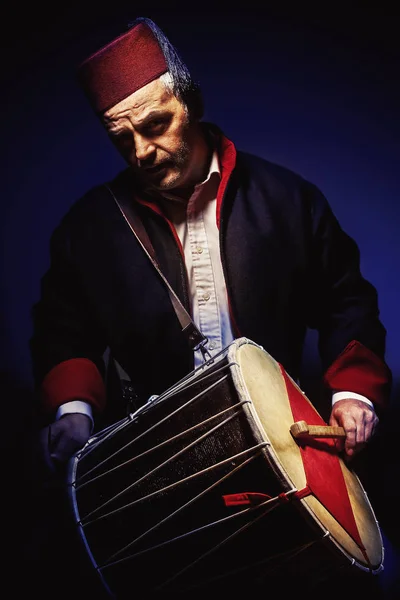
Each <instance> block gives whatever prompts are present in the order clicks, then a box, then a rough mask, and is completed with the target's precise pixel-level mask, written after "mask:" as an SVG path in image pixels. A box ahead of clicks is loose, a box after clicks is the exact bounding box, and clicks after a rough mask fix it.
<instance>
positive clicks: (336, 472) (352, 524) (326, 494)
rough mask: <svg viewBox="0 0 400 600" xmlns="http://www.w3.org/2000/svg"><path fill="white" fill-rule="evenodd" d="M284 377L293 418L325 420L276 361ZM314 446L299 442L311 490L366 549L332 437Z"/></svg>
mask: <svg viewBox="0 0 400 600" xmlns="http://www.w3.org/2000/svg"><path fill="white" fill-rule="evenodd" d="M279 366H280V369H281V373H282V376H283V378H284V380H285V384H286V390H287V393H288V397H289V403H290V408H291V410H292V414H293V419H294V422H297V421H306V423H307V424H308V425H323V426H325V425H326V423H325V421H324V420H323V419H322V417H321V415H320V414H319V413H318V412H317V411H316V410H315V408H314V407H313V406H312V404H310V402H309V401H308V399H307V398H306V396H305V395H304V394H303V393H302V392H301V391H300V390H299V389H298V387H297V386H296V385H295V384H294V383H293V381H292V379H291V378H290V377H289V375H288V374H287V373H286V371H285V369H284V368H283V367H282V365H279ZM314 439H315V441H317V442H318V447H317V444H316V445H315V446H312V445H310V444H306V443H304V444H302V443H300V444H299V447H300V452H301V457H302V460H303V465H304V470H305V474H306V479H307V485H308V487H309V488H310V490H311V493H312V494H313V495H314V496H315V497H316V498H317V499H318V500H319V502H321V504H322V505H323V506H324V507H325V508H326V510H328V511H329V512H330V513H331V515H333V517H334V518H335V519H336V520H337V521H338V523H339V524H340V525H341V526H342V527H343V529H344V530H345V531H346V532H347V533H348V534H349V535H350V536H351V537H352V538H353V540H354V541H355V542H356V544H357V545H358V546H359V547H360V548H362V549H363V550H365V548H364V545H363V543H362V541H361V537H360V533H359V531H358V528H357V523H356V521H355V517H354V513H353V509H352V506H351V503H350V498H349V494H348V490H347V486H346V482H345V480H344V476H343V472H342V468H341V466H340V462H339V456H338V454H337V451H336V449H335V442H334V440H333V439H332V438H314Z"/></svg>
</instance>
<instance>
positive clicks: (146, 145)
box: [134, 134, 156, 164]
mask: <svg viewBox="0 0 400 600" xmlns="http://www.w3.org/2000/svg"><path fill="white" fill-rule="evenodd" d="M134 141H135V154H136V159H137V161H138V163H139V164H140V163H141V162H145V161H146V160H147V159H149V158H150V157H151V155H152V154H154V152H155V150H156V148H155V145H154V144H153V143H152V142H151V141H150V140H148V139H146V138H145V137H143V136H141V135H138V134H136V135H135V140H134Z"/></svg>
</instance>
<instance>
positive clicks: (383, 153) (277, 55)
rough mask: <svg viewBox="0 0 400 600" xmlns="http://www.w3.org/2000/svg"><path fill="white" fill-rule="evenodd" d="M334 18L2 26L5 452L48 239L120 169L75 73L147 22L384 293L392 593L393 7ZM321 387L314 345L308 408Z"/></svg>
mask: <svg viewBox="0 0 400 600" xmlns="http://www.w3.org/2000/svg"><path fill="white" fill-rule="evenodd" d="M323 10H324V12H321V13H320V14H318V13H316V12H315V11H314V10H313V9H311V8H310V9H307V8H306V7H305V6H304V4H302V6H301V8H299V7H298V8H296V5H295V6H288V5H286V6H285V5H284V4H283V5H282V4H281V5H280V9H278V8H277V7H274V6H273V5H271V7H269V5H268V3H264V8H263V9H262V10H261V9H260V8H259V7H257V6H255V7H252V6H251V3H247V2H246V3H245V4H244V5H243V6H242V7H237V8H232V7H229V8H228V7H226V8H220V9H219V8H218V3H214V5H213V6H211V7H210V6H207V5H206V4H203V5H202V7H201V8H200V7H197V8H194V7H188V6H187V4H186V5H185V6H184V7H183V8H182V7H180V6H179V5H178V4H177V3H170V5H169V8H168V7H164V8H159V7H158V6H156V5H155V4H154V3H153V4H151V3H146V4H137V3H136V4H135V3H134V2H133V3H129V4H128V3H125V2H114V3H113V4H112V6H111V7H106V8H104V9H101V8H100V7H95V6H94V5H93V6H91V5H90V3H86V4H85V5H82V6H80V7H79V6H77V7H74V6H72V5H71V4H69V5H68V7H66V6H64V7H60V6H57V7H54V8H53V9H52V8H51V7H49V8H46V9H45V8H41V7H40V5H39V6H36V7H35V8H31V9H30V10H29V12H28V13H27V12H26V11H25V12H24V13H22V14H18V13H17V11H15V12H12V14H10V15H9V17H8V18H6V19H5V20H4V21H3V26H4V36H5V38H4V39H5V42H4V44H3V61H4V71H3V79H2V83H3V91H2V94H1V98H2V129H1V131H2V133H1V141H2V155H1V164H2V171H3V173H2V183H3V185H2V219H1V239H2V263H1V279H0V285H1V347H0V353H1V366H0V368H1V385H2V388H1V391H2V394H3V396H4V397H3V399H2V403H3V410H4V411H5V413H3V416H5V422H7V423H10V424H12V426H11V427H5V431H4V436H3V441H4V443H5V447H7V449H8V451H10V448H11V449H15V448H14V446H17V449H19V448H20V447H21V446H20V441H19V442H18V441H17V440H18V439H19V440H20V439H21V438H20V436H21V434H23V433H24V431H25V430H26V429H29V423H30V421H29V418H30V416H29V415H30V401H31V392H32V380H31V372H30V361H29V351H28V339H29V336H30V332H31V321H30V309H31V306H32V304H33V302H35V301H36V300H37V298H38V294H39V285H40V277H41V276H42V274H43V273H44V271H45V269H46V268H47V266H48V242H49V236H50V234H51V232H52V230H53V228H54V227H55V225H56V224H57V223H58V221H59V219H60V218H61V216H62V215H63V214H64V212H65V211H66V210H67V209H68V208H69V206H70V205H71V204H72V202H74V201H75V200H76V199H77V198H78V197H79V196H80V195H81V194H82V193H83V192H85V191H86V190H87V189H88V188H89V187H91V186H92V185H94V184H96V183H98V182H99V181H102V180H103V179H106V178H109V177H112V176H113V175H114V174H115V173H116V172H117V170H119V169H120V168H121V167H122V166H124V164H123V163H122V159H121V158H120V157H119V156H118V155H117V154H116V152H115V150H114V149H113V147H112V146H111V145H110V143H109V141H108V140H107V138H106V135H105V133H104V132H103V130H102V129H101V127H100V125H99V123H98V122H97V120H96V118H95V117H94V115H93V114H92V112H91V110H90V108H89V106H88V105H87V103H86V100H85V99H84V98H83V96H82V93H81V91H80V90H79V89H78V87H77V85H76V83H75V81H74V67H75V64H76V63H77V62H78V61H79V60H80V59H81V58H83V56H85V54H86V53H87V52H90V51H92V50H94V49H95V48H96V47H97V45H98V44H99V43H102V42H103V41H106V40H107V39H108V37H109V35H110V34H113V33H114V32H115V33H117V32H119V31H120V30H121V29H124V28H125V25H126V24H127V22H128V21H129V20H130V19H131V18H134V17H135V16H148V17H150V18H153V19H154V20H155V21H156V22H157V23H158V24H159V25H160V26H161V27H162V28H163V29H164V31H165V32H166V33H167V35H169V36H170V38H171V40H172V41H173V42H174V43H175V45H176V46H177V48H178V50H179V51H180V52H181V54H182V56H183V57H184V59H185V61H186V63H187V64H188V66H189V67H190V69H191V71H192V73H193V75H194V77H195V78H196V79H197V80H198V81H199V82H200V84H201V86H202V89H203V93H204V97H205V105H206V113H205V118H206V119H207V120H210V121H214V122H216V123H218V124H219V125H220V126H221V127H222V129H223V130H224V131H225V133H226V135H227V136H228V137H231V139H233V140H234V141H235V143H236V146H237V147H239V148H242V149H245V150H248V151H251V152H254V153H257V154H260V155H261V156H263V157H265V158H267V159H269V160H271V161H274V162H277V163H280V164H282V165H284V166H287V167H289V168H291V169H293V170H295V171H297V172H298V173H300V174H301V175H303V176H304V177H306V178H307V179H309V180H311V181H313V182H314V183H316V184H317V185H318V186H319V187H320V189H321V190H322V191H323V192H324V194H325V195H326V197H327V198H328V200H329V201H330V203H331V205H332V207H333V209H334V212H335V213H336V215H337V217H338V218H339V220H340V221H341V223H342V225H343V227H344V229H346V230H347V232H348V233H349V234H350V235H352V236H353V237H354V238H355V239H356V241H357V242H358V244H359V247H360V250H361V257H362V260H361V266H362V271H363V273H364V275H365V276H366V277H367V278H368V279H370V280H371V281H372V282H373V283H374V284H375V286H376V287H377V289H378V292H379V298H380V309H381V317H382V321H383V323H384V325H385V326H386V328H387V331H388V335H387V362H388V364H389V366H390V367H391V369H392V371H393V375H394V387H393V394H392V400H391V409H390V410H391V415H392V416H391V417H390V419H389V420H388V423H387V424H386V425H385V427H384V429H383V433H382V436H383V438H382V439H383V441H382V442H379V444H377V451H378V453H377V455H376V457H375V458H374V460H373V461H372V466H371V469H373V470H374V472H375V471H376V470H379V471H381V473H382V474H383V477H378V482H379V483H378V485H377V486H375V487H374V488H373V489H371V494H373V495H374V501H375V495H376V502H377V510H378V517H379V519H380V520H382V522H383V524H384V527H385V535H387V539H386V538H385V543H386V545H387V548H388V556H387V568H386V570H385V572H386V573H385V582H386V583H385V585H387V586H390V585H392V584H391V581H392V579H393V577H394V572H395V570H396V569H395V566H394V564H395V563H394V562H393V561H395V560H397V558H396V548H397V545H398V543H399V534H398V527H399V525H398V517H397V512H398V508H397V500H398V499H400V494H399V491H398V483H397V480H398V474H399V468H398V452H397V439H398V435H397V428H396V426H397V419H398V415H399V412H400V411H399V409H398V408H397V404H398V403H399V402H400V391H399V380H400V351H399V343H398V340H399V339H400V319H399V317H398V310H399V304H400V282H399V280H400V273H399V271H398V264H399V259H400V233H399V226H400V204H399V191H400V186H399V183H400V174H399V170H400V161H399V158H400V119H399V105H400V86H399V66H400V45H399V40H398V34H397V24H398V23H397V20H396V17H393V16H389V15H390V14H391V13H390V12H389V13H387V11H386V9H385V6H384V5H380V9H379V11H378V12H377V10H376V9H375V11H374V12H373V11H370V12H368V10H367V9H365V7H360V8H357V6H354V3H353V8H351V9H349V7H344V8H343V9H341V8H340V5H338V4H336V3H335V4H334V5H332V8H331V9H330V8H329V3H328V4H324V8H323ZM4 184H5V185H4ZM318 374H319V372H318V358H317V356H316V352H315V339H314V336H313V334H312V333H311V334H310V336H309V339H308V340H307V352H306V357H305V376H306V385H309V389H310V393H312V390H313V380H314V378H317V377H318ZM307 382H308V383H307ZM15 423H17V426H16V429H17V433H18V435H17V436H16V433H15V426H14V424H15ZM21 454H22V453H21ZM21 460H23V458H22V459H21ZM21 467H22V469H23V467H24V465H23V464H22V465H21ZM368 481H369V479H368V476H367V479H366V485H367V482H368ZM392 546H393V548H392ZM392 564H393V566H392Z"/></svg>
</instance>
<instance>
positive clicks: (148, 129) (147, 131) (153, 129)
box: [142, 118, 169, 136]
mask: <svg viewBox="0 0 400 600" xmlns="http://www.w3.org/2000/svg"><path fill="white" fill-rule="evenodd" d="M168 123H169V119H166V118H158V119H152V120H151V121H149V122H148V123H146V125H145V126H144V128H143V130H142V133H143V134H144V135H148V136H157V135H161V134H162V133H164V131H165V130H166V129H167V126H168Z"/></svg>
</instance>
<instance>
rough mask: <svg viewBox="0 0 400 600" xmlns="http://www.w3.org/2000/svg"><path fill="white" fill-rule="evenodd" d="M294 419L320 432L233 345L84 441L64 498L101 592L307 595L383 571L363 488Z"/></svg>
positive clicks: (292, 398) (297, 402) (267, 363)
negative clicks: (349, 574) (274, 586)
mask: <svg viewBox="0 0 400 600" xmlns="http://www.w3.org/2000/svg"><path fill="white" fill-rule="evenodd" d="M302 419H303V420H305V421H307V423H308V424H310V425H321V424H322V425H323V424H324V421H323V420H322V418H321V416H320V414H319V413H318V412H317V411H316V409H315V408H314V407H313V405H312V403H311V402H310V400H309V399H308V398H307V397H306V395H305V394H304V393H303V392H302V391H301V390H300V388H299V387H298V386H297V384H296V383H295V382H294V381H293V380H292V379H291V378H290V377H289V375H288V374H287V373H286V371H285V370H284V369H283V368H282V366H281V365H280V364H279V363H278V362H277V361H275V360H274V358H273V357H272V356H271V355H270V354H268V353H267V352H266V351H265V350H264V349H263V348H262V347H261V346H259V345H257V344H256V343H254V342H252V341H251V340H249V339H247V338H239V339H237V340H235V341H234V342H233V343H232V344H231V345H229V346H228V347H227V348H226V349H225V350H224V351H223V352H222V353H221V354H220V355H219V356H217V357H215V358H213V360H211V361H209V362H208V363H206V364H204V365H203V366H202V367H200V368H199V369H197V370H196V371H193V372H192V373H190V374H189V375H188V376H187V377H186V378H184V379H183V380H181V381H180V382H178V383H177V384H176V385H174V386H173V387H172V388H170V389H169V390H167V391H165V392H164V393H163V394H161V395H160V396H157V397H153V398H152V399H150V401H149V402H148V403H147V404H146V405H145V406H144V407H142V408H141V409H139V410H138V411H136V412H135V413H133V414H131V415H129V417H127V418H126V419H124V420H122V421H120V422H118V423H116V424H115V425H113V426H112V427H109V428H108V429H105V430H103V431H101V432H100V433H99V434H96V435H94V436H93V437H92V438H91V439H90V440H89V442H88V444H87V445H86V446H85V447H84V448H83V449H82V451H81V452H79V453H78V454H77V455H76V456H75V457H74V458H73V459H72V460H71V462H70V465H69V474H68V496H69V501H70V506H71V508H72V512H73V519H74V524H75V526H76V529H77V532H78V537H79V539H80V542H82V548H83V551H84V552H85V554H86V555H87V557H88V558H89V559H90V565H91V566H92V567H93V569H94V570H95V571H96V572H97V573H98V576H99V578H100V581H101V583H102V585H103V588H104V590H105V591H106V592H107V594H108V595H109V596H110V597H111V598H118V599H125V598H130V597H136V595H137V594H139V593H140V592H142V593H147V594H150V593H151V594H153V596H155V597H156V596H157V594H159V595H160V597H161V595H164V594H165V593H166V592H169V593H174V594H180V593H182V594H185V593H190V594H193V593H194V592H195V591H198V592H199V593H206V592H207V591H209V590H213V591H215V590H217V589H221V590H223V589H224V582H228V581H229V585H230V586H232V585H233V586H234V589H237V590H241V589H243V590H245V589H246V582H248V581H252V582H259V583H260V584H261V585H262V584H263V582H264V581H265V582H268V585H270V583H269V582H271V581H272V580H273V579H274V578H278V580H279V581H281V582H282V578H283V581H288V580H289V579H290V580H291V581H293V582H296V585H301V586H302V588H303V589H305V588H304V586H307V587H306V589H307V590H308V591H310V590H312V589H313V586H316V585H318V583H319V582H324V581H326V580H327V579H328V578H330V577H331V576H332V574H334V573H336V572H338V571H341V572H342V571H343V570H344V571H346V570H349V571H357V574H358V573H360V574H361V577H364V573H367V574H368V575H370V574H377V573H379V572H380V571H381V569H382V568H383V555H384V552H383V546H382V537H381V531H380V528H379V525H378V523H377V520H376V517H375V514H374V512H373V509H372V507H371V504H370V502H369V500H368V497H367V495H366V493H365V490H364V489H363V487H362V485H361V483H360V480H359V479H358V477H357V475H356V474H355V473H354V472H353V471H352V470H351V469H350V468H349V467H348V466H346V464H345V463H344V461H343V460H342V458H341V457H340V456H339V455H338V453H337V452H336V451H335V446H334V442H333V440H332V439H315V440H313V441H312V442H311V443H307V444H304V441H302V442H299V441H298V440H297V439H295V438H294V437H293V435H292V433H291V431H290V428H291V426H292V425H293V423H294V422H297V421H299V420H302ZM287 578H289V579H287ZM218 586H220V588H218ZM132 594H133V595H132ZM153 596H152V597H153Z"/></svg>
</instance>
